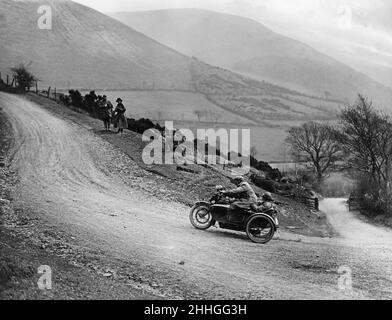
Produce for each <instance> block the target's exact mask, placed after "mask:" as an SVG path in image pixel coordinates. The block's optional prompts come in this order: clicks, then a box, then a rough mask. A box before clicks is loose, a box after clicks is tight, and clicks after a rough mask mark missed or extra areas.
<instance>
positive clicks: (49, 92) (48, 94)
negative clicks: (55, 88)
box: [48, 87, 51, 98]
mask: <svg viewBox="0 0 392 320" xmlns="http://www.w3.org/2000/svg"><path fill="white" fill-rule="evenodd" d="M50 89H51V87H49V89H48V98H49V97H50Z"/></svg>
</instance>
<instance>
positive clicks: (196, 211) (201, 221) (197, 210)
mask: <svg viewBox="0 0 392 320" xmlns="http://www.w3.org/2000/svg"><path fill="white" fill-rule="evenodd" d="M189 220H190V221H191V224H192V226H194V227H195V228H196V229H198V230H207V229H209V228H210V227H212V226H213V225H214V223H215V221H214V220H213V219H212V215H211V212H210V208H209V207H208V206H207V205H195V206H194V207H192V209H191V212H190V213H189Z"/></svg>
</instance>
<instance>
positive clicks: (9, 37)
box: [0, 0, 190, 89]
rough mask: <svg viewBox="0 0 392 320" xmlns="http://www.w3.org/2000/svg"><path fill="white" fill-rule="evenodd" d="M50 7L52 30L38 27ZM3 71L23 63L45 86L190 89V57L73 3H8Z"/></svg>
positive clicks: (0, 59)
mask: <svg viewBox="0 0 392 320" xmlns="http://www.w3.org/2000/svg"><path fill="white" fill-rule="evenodd" d="M42 4H50V6H51V8H52V13H53V20H52V21H53V28H52V30H41V29H39V28H38V26H37V21H38V18H39V16H40V15H39V14H37V9H38V7H39V6H40V5H42ZM0 15H1V16H2V17H3V19H4V20H5V23H4V22H3V27H2V28H1V29H0V51H1V55H0V67H1V69H2V70H3V72H7V71H8V72H9V70H7V68H9V67H10V66H13V65H15V64H18V63H20V62H25V63H28V62H30V61H31V62H32V65H31V68H32V70H33V71H34V73H36V74H37V76H38V78H39V79H40V80H42V83H41V85H52V86H57V87H61V88H68V87H81V88H117V89H121V88H130V87H143V86H151V87H155V88H177V89H189V88H190V74H189V71H188V63H189V59H188V58H187V57H185V56H184V55H182V54H180V53H178V52H176V51H174V50H172V49H169V48H168V47H165V46H163V45H161V44H159V43H157V42H155V41H153V40H152V39H149V38H148V37H146V36H144V35H142V34H141V33H139V32H137V31H135V30H133V29H131V28H129V27H127V26H125V25H123V24H122V23H119V22H117V21H115V20H113V19H111V18H109V17H107V16H105V15H103V14H101V13H99V12H98V11H95V10H93V9H90V8H88V7H85V6H82V5H79V4H77V3H74V2H71V1H12V0H2V1H1V7H0Z"/></svg>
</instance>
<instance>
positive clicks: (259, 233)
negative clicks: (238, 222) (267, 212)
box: [246, 215, 275, 244]
mask: <svg viewBox="0 0 392 320" xmlns="http://www.w3.org/2000/svg"><path fill="white" fill-rule="evenodd" d="M274 234H275V225H274V223H273V222H272V220H271V219H269V218H267V217H265V216H262V215H254V216H253V217H250V218H249V220H248V222H247V224H246V235H247V236H248V238H249V239H250V240H251V241H252V242H255V243H261V244H265V243H267V242H270V241H271V240H272V238H273V237H274Z"/></svg>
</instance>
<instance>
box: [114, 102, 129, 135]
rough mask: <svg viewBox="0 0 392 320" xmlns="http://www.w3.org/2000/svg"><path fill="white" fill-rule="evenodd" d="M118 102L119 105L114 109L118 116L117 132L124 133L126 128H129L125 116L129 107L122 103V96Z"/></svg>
mask: <svg viewBox="0 0 392 320" xmlns="http://www.w3.org/2000/svg"><path fill="white" fill-rule="evenodd" d="M116 102H117V106H116V109H115V110H114V114H115V117H116V123H117V127H118V132H117V133H123V132H124V129H126V128H127V118H126V117H125V112H126V111H127V109H126V108H125V106H124V105H123V103H122V102H123V101H122V99H121V98H118V99H117V100H116Z"/></svg>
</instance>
